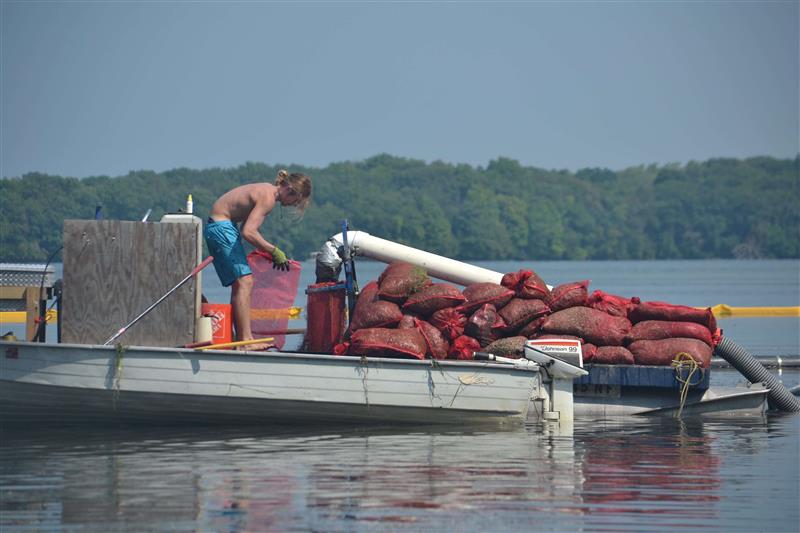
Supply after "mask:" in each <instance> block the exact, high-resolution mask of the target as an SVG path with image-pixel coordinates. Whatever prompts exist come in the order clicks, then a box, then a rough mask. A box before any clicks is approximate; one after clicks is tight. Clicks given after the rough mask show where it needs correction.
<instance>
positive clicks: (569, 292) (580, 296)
mask: <svg viewBox="0 0 800 533" xmlns="http://www.w3.org/2000/svg"><path fill="white" fill-rule="evenodd" d="M588 287H589V280H588V279H586V280H583V281H576V282H574V283H564V284H563V285H559V286H558V287H554V288H553V290H552V291H550V298H549V299H548V300H547V303H548V305H549V306H550V309H551V310H552V311H553V312H555V311H561V310H562V309H566V308H567V307H575V306H577V305H580V306H584V307H586V304H587V303H588V299H589V291H588Z"/></svg>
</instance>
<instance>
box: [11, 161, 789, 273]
mask: <svg viewBox="0 0 800 533" xmlns="http://www.w3.org/2000/svg"><path fill="white" fill-rule="evenodd" d="M284 166H285V165H276V166H269V165H266V164H262V163H247V164H244V165H242V166H239V167H236V168H209V169H203V170H193V169H189V168H178V169H174V170H170V171H167V172H161V173H156V172H151V171H136V172H130V173H129V174H128V175H126V176H120V177H115V178H111V177H107V176H99V177H87V178H83V179H76V178H67V177H61V176H52V175H46V174H39V173H31V174H26V175H24V176H22V177H19V178H4V179H2V180H0V198H2V210H0V261H3V262H20V261H43V260H44V259H46V258H47V257H48V256H49V255H50V253H52V252H53V251H55V250H56V249H58V247H59V246H61V240H62V225H63V221H64V220H65V219H90V218H93V216H94V211H95V206H96V205H102V206H103V209H102V212H103V216H104V218H108V219H121V220H141V218H142V216H143V215H144V213H145V212H146V211H147V210H148V209H152V214H151V216H150V219H149V220H151V221H158V220H159V219H160V218H161V216H162V215H163V214H164V213H169V212H177V211H178V210H179V209H181V208H182V207H183V206H184V204H185V201H186V196H187V195H188V194H189V193H191V194H192V196H193V199H194V212H195V214H197V216H199V217H201V218H202V219H205V218H206V216H207V214H208V211H209V209H210V207H211V204H212V203H213V201H214V200H215V199H216V198H217V197H218V196H219V195H220V194H222V193H223V192H225V191H226V190H228V189H230V188H232V187H234V186H236V185H240V184H243V183H248V182H254V181H270V182H271V181H273V180H274V178H275V175H276V173H277V171H278V170H279V169H280V168H283V167H284ZM287 168H288V169H289V170H290V171H292V172H305V173H307V174H309V175H310V176H311V177H312V179H313V183H314V195H313V202H312V205H311V207H310V208H309V209H308V211H307V212H306V215H305V217H304V218H303V219H302V220H300V221H297V220H295V219H294V218H293V217H291V216H290V213H289V212H288V210H287V212H286V213H285V214H283V215H282V214H281V212H280V209H278V210H276V211H274V212H273V213H272V214H271V215H270V217H269V218H268V220H267V222H266V223H265V224H264V225H263V226H262V232H263V233H264V235H265V236H266V237H267V239H269V240H271V241H272V242H275V243H276V244H278V245H279V246H280V247H281V248H282V249H284V250H286V251H287V253H288V254H289V255H290V256H292V257H294V258H296V259H301V260H302V259H305V258H307V257H308V254H309V253H311V252H313V251H316V250H318V249H319V248H320V246H321V245H322V244H323V243H324V242H325V241H326V240H327V239H328V238H329V237H330V236H331V235H334V234H336V233H338V232H339V231H340V230H341V221H342V219H344V218H347V219H348V220H349V221H350V226H351V228H352V229H358V230H363V231H366V232H368V233H370V234H372V235H375V236H377V237H381V238H384V239H389V240H392V241H397V242H401V243H404V244H408V245H410V246H414V247H416V248H420V249H423V250H426V251H429V252H433V253H437V254H441V255H445V256H447V257H453V258H459V259H465V260H499V259H540V260H546V259H701V258H797V257H800V244H798V243H799V242H800V156H798V157H795V158H794V159H775V158H771V157H753V158H748V159H710V160H708V161H704V162H690V163H688V164H686V165H678V164H674V165H665V166H657V165H650V166H637V167H631V168H627V169H624V170H620V171H612V170H609V169H603V168H586V169H582V170H579V171H577V172H574V173H573V172H569V171H566V170H545V169H541V168H535V167H526V166H522V165H520V164H519V163H518V162H517V161H515V160H513V159H507V158H499V159H496V160H493V161H491V162H489V164H488V165H487V166H486V167H473V166H470V165H465V164H450V163H444V162H441V161H435V162H432V163H426V162H424V161H419V160H414V159H406V158H400V157H394V156H391V155H386V154H384V155H378V156H375V157H371V158H369V159H367V160H364V161H360V162H343V163H333V164H330V165H328V166H327V167H325V168H312V167H303V166H294V165H292V166H287ZM56 257H57V259H56V260H58V257H59V256H56Z"/></svg>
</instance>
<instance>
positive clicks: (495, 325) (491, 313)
mask: <svg viewBox="0 0 800 533" xmlns="http://www.w3.org/2000/svg"><path fill="white" fill-rule="evenodd" d="M505 327H506V323H505V321H504V320H503V318H502V317H501V316H500V315H499V314H497V309H495V307H494V306H493V305H492V304H483V306H482V307H481V308H480V309H478V310H477V311H475V312H474V313H472V316H470V317H469V320H467V325H466V326H464V333H466V334H467V335H469V336H470V337H472V338H474V339H477V340H478V342H479V343H481V346H486V345H487V344H489V343H491V342H494V341H495V340H497V338H498V337H500V336H501V334H502V331H503V330H504V329H505Z"/></svg>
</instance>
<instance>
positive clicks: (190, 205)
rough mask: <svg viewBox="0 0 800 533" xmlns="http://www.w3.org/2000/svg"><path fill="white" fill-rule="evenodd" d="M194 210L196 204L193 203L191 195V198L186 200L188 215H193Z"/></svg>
mask: <svg viewBox="0 0 800 533" xmlns="http://www.w3.org/2000/svg"><path fill="white" fill-rule="evenodd" d="M193 209H194V203H193V202H192V195H191V194H190V195H189V196H188V197H187V198H186V213H188V214H190V215H191V214H192V211H193Z"/></svg>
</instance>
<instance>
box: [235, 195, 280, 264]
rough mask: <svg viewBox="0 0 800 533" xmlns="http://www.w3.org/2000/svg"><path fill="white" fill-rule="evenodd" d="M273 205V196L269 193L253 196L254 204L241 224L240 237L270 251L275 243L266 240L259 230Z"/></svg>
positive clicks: (263, 249)
mask: <svg viewBox="0 0 800 533" xmlns="http://www.w3.org/2000/svg"><path fill="white" fill-rule="evenodd" d="M274 207H275V198H274V197H273V196H272V195H271V194H266V195H265V194H262V195H259V196H258V197H257V198H255V205H254V206H253V209H252V210H251V211H250V214H249V215H248V216H247V219H246V220H245V221H244V224H243V225H242V237H244V239H245V240H246V241H247V242H249V243H250V244H252V245H253V246H255V247H256V248H257V249H259V250H262V251H264V252H268V253H272V251H273V250H274V249H275V245H274V244H272V243H270V242H268V241H267V240H266V239H265V238H264V237H263V236H262V235H261V232H260V231H259V228H260V227H261V224H262V223H263V222H264V219H265V218H266V217H267V215H268V214H269V213H270V212H271V211H272V209H273V208H274Z"/></svg>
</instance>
